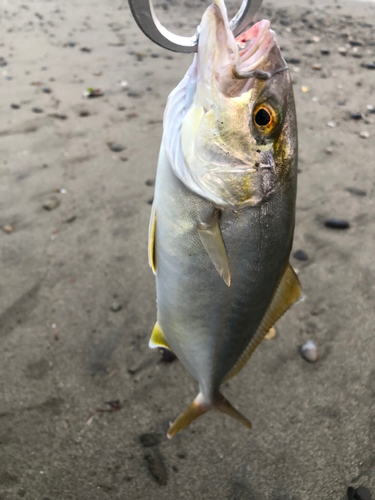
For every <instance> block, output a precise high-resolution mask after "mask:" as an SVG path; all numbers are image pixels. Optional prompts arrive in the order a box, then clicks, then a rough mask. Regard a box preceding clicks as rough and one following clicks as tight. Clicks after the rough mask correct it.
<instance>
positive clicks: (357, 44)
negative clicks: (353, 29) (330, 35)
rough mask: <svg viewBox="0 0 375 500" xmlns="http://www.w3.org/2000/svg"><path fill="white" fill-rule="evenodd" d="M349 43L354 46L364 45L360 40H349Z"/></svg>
mask: <svg viewBox="0 0 375 500" xmlns="http://www.w3.org/2000/svg"><path fill="white" fill-rule="evenodd" d="M349 44H350V45H351V46H352V47H363V43H362V42H359V41H358V40H349Z"/></svg>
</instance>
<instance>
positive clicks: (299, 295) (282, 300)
mask: <svg viewBox="0 0 375 500" xmlns="http://www.w3.org/2000/svg"><path fill="white" fill-rule="evenodd" d="M304 298H305V296H304V294H303V292H302V288H301V283H300V282H299V279H298V277H297V275H296V273H295V272H294V270H293V268H292V266H291V265H290V264H288V267H287V268H286V270H285V273H284V275H283V277H282V279H281V281H280V283H279V286H278V288H277V290H276V293H275V295H274V296H273V299H272V301H271V304H270V305H269V307H268V309H267V311H266V313H265V315H264V316H263V319H262V321H261V323H260V325H259V327H258V330H257V331H256V333H255V335H254V336H253V338H252V339H251V341H250V343H249V344H248V346H247V347H246V349H245V350H244V352H243V353H242V355H241V357H240V359H239V360H238V361H237V363H236V364H235V365H234V367H233V368H232V370H231V371H230V372H229V374H228V375H227V377H226V378H225V380H228V379H230V378H232V377H234V376H235V375H237V373H238V372H239V371H240V370H241V369H242V368H243V367H244V366H245V364H246V363H247V361H248V360H249V359H250V356H251V355H252V353H253V352H254V351H255V349H256V348H257V347H258V345H259V344H260V343H261V341H262V340H263V338H264V337H265V335H266V334H267V332H268V331H269V329H270V328H271V327H272V326H273V325H274V324H275V323H276V321H277V320H278V319H280V318H281V316H282V315H283V314H284V313H285V312H286V311H287V310H288V309H289V308H290V307H292V305H293V304H295V303H296V302H298V301H300V300H303V299H304Z"/></svg>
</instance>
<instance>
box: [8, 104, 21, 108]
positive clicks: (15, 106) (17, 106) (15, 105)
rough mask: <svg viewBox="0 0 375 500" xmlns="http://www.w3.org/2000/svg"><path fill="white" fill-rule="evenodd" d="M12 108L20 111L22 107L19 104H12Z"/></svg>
mask: <svg viewBox="0 0 375 500" xmlns="http://www.w3.org/2000/svg"><path fill="white" fill-rule="evenodd" d="M10 107H11V108H12V109H20V107H21V106H20V105H19V104H11V105H10Z"/></svg>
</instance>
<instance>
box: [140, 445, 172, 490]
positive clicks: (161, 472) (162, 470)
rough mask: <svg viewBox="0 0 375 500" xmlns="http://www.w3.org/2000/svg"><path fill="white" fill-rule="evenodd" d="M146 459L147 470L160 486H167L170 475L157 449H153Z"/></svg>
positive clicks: (145, 456)
mask: <svg viewBox="0 0 375 500" xmlns="http://www.w3.org/2000/svg"><path fill="white" fill-rule="evenodd" d="M144 459H145V461H146V464H147V468H148V470H149V471H150V473H151V476H152V477H153V479H154V480H155V481H156V482H157V483H158V484H159V485H160V486H165V485H166V484H167V482H168V473H167V469H166V467H165V465H164V461H163V458H162V456H161V455H160V453H159V452H158V450H157V449H154V448H151V449H150V450H149V451H148V452H147V453H146V454H145V455H144Z"/></svg>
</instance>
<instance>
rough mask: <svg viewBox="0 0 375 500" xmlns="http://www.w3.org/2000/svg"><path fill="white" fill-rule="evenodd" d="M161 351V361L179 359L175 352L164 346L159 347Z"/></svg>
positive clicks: (167, 361) (168, 361)
mask: <svg viewBox="0 0 375 500" xmlns="http://www.w3.org/2000/svg"><path fill="white" fill-rule="evenodd" d="M159 352H160V354H161V358H160V363H172V362H173V361H175V360H176V359H177V356H176V355H175V353H174V352H172V351H170V350H169V349H164V347H159Z"/></svg>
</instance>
